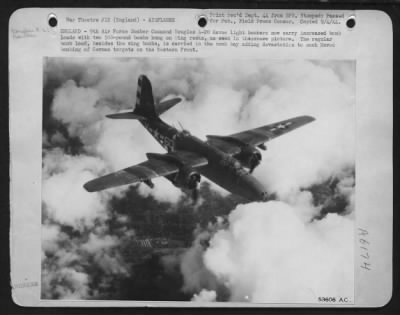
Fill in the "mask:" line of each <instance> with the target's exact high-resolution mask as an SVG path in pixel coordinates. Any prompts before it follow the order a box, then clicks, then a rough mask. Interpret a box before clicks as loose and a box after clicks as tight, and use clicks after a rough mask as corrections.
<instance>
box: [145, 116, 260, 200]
mask: <svg viewBox="0 0 400 315" xmlns="http://www.w3.org/2000/svg"><path fill="white" fill-rule="evenodd" d="M141 123H142V125H143V126H144V127H145V128H146V129H147V130H148V131H149V132H150V133H151V135H152V136H153V137H154V138H155V139H156V140H157V141H158V142H159V143H160V144H161V146H162V147H164V148H165V149H166V150H167V151H168V152H173V151H177V150H182V151H190V152H195V153H198V154H199V155H201V156H204V157H205V158H207V160H208V164H207V165H206V166H202V167H199V168H197V169H196V170H197V171H198V172H199V173H200V174H201V175H203V176H205V177H207V178H208V179H210V180H211V181H213V182H214V183H216V184H217V185H219V186H221V187H223V188H224V189H226V190H228V191H229V192H231V193H234V194H237V195H240V196H243V197H245V198H246V199H248V200H252V201H255V200H265V199H266V197H267V193H266V191H265V189H264V187H263V185H262V184H261V183H260V182H259V181H258V180H257V179H256V178H255V177H254V176H252V175H251V174H250V173H249V172H248V171H247V170H246V169H245V168H243V166H242V165H241V163H240V162H239V161H238V160H237V159H235V158H234V157H232V156H230V155H229V154H226V153H225V152H223V151H221V150H220V149H218V148H216V147H215V146H213V145H211V144H210V143H208V142H207V141H202V140H200V139H199V138H197V137H195V136H193V135H191V134H190V133H189V132H187V131H185V130H183V131H178V130H177V129H176V128H174V127H172V126H169V125H168V124H166V123H165V122H163V121H162V120H161V119H159V118H157V119H146V120H141Z"/></svg>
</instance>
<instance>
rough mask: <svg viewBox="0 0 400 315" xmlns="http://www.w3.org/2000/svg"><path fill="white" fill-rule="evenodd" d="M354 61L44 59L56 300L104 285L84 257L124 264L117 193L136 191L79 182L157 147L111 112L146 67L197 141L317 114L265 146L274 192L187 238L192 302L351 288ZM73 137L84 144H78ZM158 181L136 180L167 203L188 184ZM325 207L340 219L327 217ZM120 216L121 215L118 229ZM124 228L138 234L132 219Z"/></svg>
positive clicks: (185, 263)
mask: <svg viewBox="0 0 400 315" xmlns="http://www.w3.org/2000/svg"><path fill="white" fill-rule="evenodd" d="M354 67H355V63H354V62H351V61H344V62H341V61H340V62H338V61H323V62H321V61H267V60H248V61H246V62H238V61H237V60H229V59H224V60H223V61H222V60H216V59H215V60H213V59H205V60H202V59H180V60H166V59H160V60H157V59H77V58H74V59H67V58H65V59H63V58H48V59H47V60H46V63H45V67H44V77H45V84H47V83H49V82H52V83H53V85H52V86H53V88H54V91H53V94H52V98H51V103H50V104H47V105H46V106H48V108H50V109H51V110H50V111H49V112H50V118H49V119H52V120H54V121H55V122H57V123H54V124H55V125H56V126H58V125H57V124H60V125H61V126H63V128H65V130H66V131H62V130H61V129H57V128H56V130H55V131H54V130H51V129H48V130H45V132H44V137H43V145H44V152H43V156H44V157H43V204H44V212H45V220H44V227H43V251H44V256H43V257H44V262H43V264H44V266H45V267H44V268H43V270H44V272H43V275H44V276H43V283H44V285H43V288H44V291H45V292H49V291H51V289H54V290H55V291H54V292H57V293H56V294H54V295H51V296H50V297H53V298H54V297H56V298H77V297H81V298H88V297H95V296H98V295H99V294H100V295H101V293H99V292H97V291H95V290H93V289H91V288H92V286H91V285H90V284H91V281H94V278H93V275H92V274H90V270H88V269H87V268H82V267H80V266H79V264H78V263H77V261H79V259H82V257H85V258H87V259H88V260H90V261H94V262H95V265H96V268H98V270H102V271H103V272H104V273H105V274H106V275H109V277H114V278H118V277H119V276H120V277H124V276H127V275H128V274H129V271H128V269H129V268H128V267H127V263H126V261H125V259H124V257H123V254H122V252H121V251H119V250H118V247H119V246H121V242H123V241H122V237H121V235H122V234H118V235H117V236H115V235H113V236H112V235H110V233H111V231H110V229H109V228H108V227H109V221H110V220H111V218H112V216H111V214H110V211H109V207H110V200H111V199H112V198H114V197H117V198H124V194H125V192H126V191H127V189H128V188H127V187H122V188H118V189H113V190H108V191H105V192H102V193H96V194H89V193H87V192H86V191H84V190H83V189H82V185H83V183H85V182H86V181H88V180H90V179H92V178H94V177H97V176H99V175H103V174H105V173H107V172H111V171H116V170H118V169H121V168H125V167H127V166H131V165H134V164H137V163H140V162H142V161H144V160H145V159H146V157H145V153H146V152H163V149H162V148H161V147H160V146H159V144H158V143H156V142H155V141H154V140H153V139H152V137H151V135H149V134H148V133H147V132H146V130H145V129H144V128H143V127H142V126H141V125H140V123H139V122H137V121H131V120H127V121H124V120H109V119H106V118H104V115H106V114H108V113H110V112H118V111H120V110H127V109H131V108H132V107H133V104H135V95H136V84H137V83H136V82H137V78H138V76H139V75H140V74H146V75H147V76H148V77H149V78H150V80H151V81H152V84H153V91H154V95H155V99H156V100H160V99H165V98H167V97H171V96H180V97H182V98H183V102H182V103H181V104H179V105H177V106H175V107H174V108H172V109H171V110H169V111H168V112H167V113H165V114H164V115H163V119H165V121H166V122H168V123H171V124H174V125H178V122H180V123H181V124H182V125H183V126H184V127H185V128H187V129H189V130H190V131H191V132H192V133H193V134H194V135H196V136H199V137H201V138H203V139H204V137H205V136H206V135H207V134H220V135H227V134H230V133H234V132H238V131H241V130H246V129H250V128H254V127H259V126H262V125H265V124H268V123H273V122H276V121H279V120H284V119H288V118H291V117H294V116H297V115H310V116H313V117H315V118H316V120H315V121H314V122H313V123H311V124H309V125H307V126H304V127H302V128H299V129H297V130H296V131H293V132H291V133H289V134H286V135H284V136H282V137H279V138H277V139H274V140H273V141H271V142H269V143H267V146H268V150H267V151H266V152H265V153H263V162H262V164H261V165H260V166H259V167H258V168H257V169H256V170H255V172H254V175H255V176H256V177H257V178H258V179H259V180H260V181H261V182H262V183H263V184H264V185H265V187H266V188H267V190H268V191H269V192H270V193H274V194H275V195H276V196H277V198H278V199H279V200H280V202H272V201H271V202H268V203H264V204H260V203H252V204H248V205H241V206H239V207H238V208H237V209H236V210H234V211H233V212H232V214H231V216H230V217H229V226H223V225H221V224H217V225H215V226H213V227H212V228H210V227H208V228H207V229H206V230H201V231H197V232H196V233H195V237H194V241H193V245H192V246H191V247H190V248H189V249H188V250H187V251H186V252H185V253H184V254H183V255H182V256H181V257H179V260H180V270H181V273H182V275H183V278H184V285H183V288H182V289H183V291H185V292H190V293H193V294H196V295H195V296H194V297H193V299H194V300H196V301H198V300H216V299H219V300H223V299H224V298H221V296H225V299H228V298H229V299H230V300H240V301H243V300H251V301H257V302H263V301H282V300H284V299H285V298H286V299H292V300H291V301H301V300H302V299H312V298H313V297H314V295H316V294H318V295H319V294H322V293H325V292H330V293H332V294H334V293H335V292H339V290H346V288H345V287H344V286H343V285H347V286H348V288H352V283H351V281H350V280H351V279H353V276H352V271H351V270H350V269H348V268H350V267H351V268H352V266H353V264H352V260H351V259H352V257H353V253H352V241H351V237H352V229H353V226H352V221H351V218H352V217H351V215H350V216H349V215H348V214H351V213H353V211H354V192H355V189H354V177H355V174H354V163H355V151H354V149H355V145H354V142H355V139H354V135H355V107H354V102H355V93H354V86H355V79H354V75H355V68H354ZM72 138H74V139H75V138H76V139H78V140H79V141H76V142H74V143H72V141H71V139H72ZM71 145H75V146H78V147H79V150H77V151H78V152H79V154H77V155H72V154H71V153H70V151H71V150H67V146H71ZM73 152H75V151H73ZM349 170H350V171H349ZM331 182H333V183H334V184H332V185H331V186H329V185H330V183H331ZM155 184H156V187H155V188H154V189H150V188H148V187H147V186H145V185H142V184H141V185H140V186H139V187H138V189H137V191H138V192H139V193H140V195H141V196H143V198H146V197H148V196H151V197H154V198H155V199H156V200H158V201H159V202H164V203H170V204H171V205H177V204H178V202H179V201H180V200H181V198H182V192H181V191H180V190H179V189H177V188H175V187H173V186H172V185H171V183H170V182H169V181H167V180H166V179H156V180H155ZM320 184H323V186H324V187H325V186H326V187H327V188H326V189H325V190H326V191H322V192H320V191H319V192H318V196H317V195H316V193H315V189H314V188H313V187H314V186H315V185H320ZM211 187H212V188H213V189H214V190H215V191H217V192H218V193H219V194H221V195H223V196H226V195H227V192H226V191H224V190H223V189H222V188H220V187H217V186H216V185H214V184H211ZM317 197H318V198H317ZM338 199H340V200H342V199H343V200H344V203H343V205H342V204H339V203H338V202H337V200H338ZM133 207H134V205H133ZM327 208H329V209H331V208H332V209H333V211H332V212H341V214H342V216H338V215H337V214H328V215H326V213H324V215H323V216H322V215H321V213H322V212H323V211H324V209H327ZM342 208H344V209H342ZM211 211H212V209H211ZM328 212H330V211H328ZM344 215H346V216H344ZM316 218H317V219H318V220H316ZM123 221H124V220H123V217H121V222H120V223H121V224H120V226H122V225H123V224H124V222H123ZM125 223H126V224H128V223H129V222H125ZM60 227H61V230H60ZM65 227H68V228H72V229H73V230H76V231H78V232H79V233H80V234H79V235H80V237H76V238H74V239H73V242H72V245H71V246H69V247H68V250H67V251H60V248H61V245H63V244H64V241H65V239H66V238H67V236H68V235H67V234H66V232H65ZM93 228H95V230H96V231H95V232H93V233H91V231H92V230H93ZM125 232H127V233H128V235H130V236H132V235H134V231H133V230H132V229H130V228H129V227H128V228H126V230H125ZM126 240H129V238H127V239H126ZM204 242H206V243H208V242H210V244H211V245H210V247H208V248H207V246H205V245H204ZM340 242H343V246H339V244H340ZM78 244H79V246H78ZM99 251H100V253H99ZM57 252H59V254H57ZM113 257H117V258H113ZM89 258H90V259H89ZM328 258H329V259H328ZM328 260H329V261H328ZM320 262H322V263H320ZM121 266H122V267H121ZM104 279H105V280H104V281H109V282H110V283H111V282H112V281H111V280H110V278H108V277H104ZM282 279H285V281H283V280H282ZM307 280H309V281H308V282H307ZM103 285H105V284H104V283H103ZM99 286H101V285H100V284H99ZM105 286H106V285H105ZM343 288H344V289H343ZM226 290H229V291H230V294H226ZM283 292H288V295H287V296H286V297H284V296H283ZM340 292H347V291H340ZM224 294H225V295H224ZM313 294H314V295H313ZM341 294H343V293H341ZM349 294H350V293H349Z"/></svg>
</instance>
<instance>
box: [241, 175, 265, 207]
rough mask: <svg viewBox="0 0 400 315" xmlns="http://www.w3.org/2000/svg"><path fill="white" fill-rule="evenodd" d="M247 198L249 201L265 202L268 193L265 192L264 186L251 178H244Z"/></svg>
mask: <svg viewBox="0 0 400 315" xmlns="http://www.w3.org/2000/svg"><path fill="white" fill-rule="evenodd" d="M245 186H246V187H247V189H246V190H247V198H248V199H249V200H251V201H266V200H267V198H268V193H267V192H266V191H265V188H264V186H263V185H262V184H261V183H260V182H259V181H258V180H256V179H255V178H254V177H253V176H251V175H250V176H248V177H247V178H246V184H245Z"/></svg>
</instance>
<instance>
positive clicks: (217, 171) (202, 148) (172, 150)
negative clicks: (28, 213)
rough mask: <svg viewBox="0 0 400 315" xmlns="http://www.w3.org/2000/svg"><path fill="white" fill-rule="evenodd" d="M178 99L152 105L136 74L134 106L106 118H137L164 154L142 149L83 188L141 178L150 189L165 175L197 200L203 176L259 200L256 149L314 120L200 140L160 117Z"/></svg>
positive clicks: (149, 91) (96, 188)
mask: <svg viewBox="0 0 400 315" xmlns="http://www.w3.org/2000/svg"><path fill="white" fill-rule="evenodd" d="M180 101H181V99H180V98H173V99H170V100H167V101H164V102H161V103H158V104H155V103H154V98H153V92H152V87H151V83H150V81H149V79H148V78H147V77H146V76H144V75H141V76H140V77H139V80H138V87H137V95H136V105H135V107H134V110H133V111H129V112H124V113H117V114H111V115H107V117H109V118H113V119H136V120H139V122H140V123H141V124H142V125H143V126H144V127H145V128H146V129H147V130H148V131H149V132H150V133H151V134H152V136H153V137H154V138H155V139H156V140H157V141H158V142H159V143H160V144H161V145H162V146H163V147H164V148H165V149H166V150H167V151H168V152H167V153H165V154H159V153H146V156H147V158H148V160H147V161H145V162H142V163H140V164H137V165H134V166H130V167H128V168H125V169H123V170H120V171H117V172H114V173H111V174H108V175H105V176H101V177H99V178H96V179H93V180H91V181H89V182H87V183H86V184H85V185H84V188H85V189H86V190H87V191H89V192H94V191H100V190H103V189H107V188H111V187H116V186H121V185H126V184H133V183H141V182H143V183H145V184H147V185H148V186H149V187H151V188H153V187H154V184H153V182H152V179H153V178H156V177H159V176H164V177H165V178H167V179H168V180H169V181H170V182H171V183H172V184H174V185H175V186H176V187H179V188H181V189H185V190H190V191H191V192H192V198H193V200H194V201H196V200H197V198H198V186H199V182H200V179H201V175H203V176H205V177H207V178H208V179H210V180H211V181H213V182H214V183H216V184H218V185H219V186H221V187H223V188H225V189H226V190H228V191H230V192H231V193H233V194H237V195H240V196H242V197H244V198H246V199H248V200H250V201H263V200H266V199H267V197H268V195H267V192H266V191H265V188H264V187H263V185H262V184H261V183H260V182H259V181H258V180H257V179H256V178H255V177H254V176H253V175H251V173H252V172H253V170H254V169H255V168H256V167H257V166H258V165H259V164H260V161H261V158H262V156H261V152H260V151H259V150H258V149H257V148H260V149H262V150H266V146H265V144H264V143H265V142H267V141H269V140H271V139H273V138H276V137H278V136H281V135H283V134H285V133H287V132H289V131H292V130H293V129H296V128H298V127H300V126H303V125H305V124H307V123H309V122H311V121H313V120H314V118H313V117H310V116H299V117H294V118H291V119H288V120H284V121H280V122H277V123H274V124H270V125H266V126H262V127H259V128H254V129H250V130H246V131H242V132H239V133H235V134H231V135H228V136H215V135H208V136H207V141H202V140H200V139H199V138H197V137H195V136H193V135H191V134H190V133H189V132H188V131H187V130H177V129H176V128H174V127H172V126H170V125H168V124H166V123H165V122H164V121H162V120H161V119H160V117H159V116H160V115H161V114H162V113H164V112H165V111H167V110H168V109H170V108H171V107H173V106H174V105H176V104H177V103H179V102H180Z"/></svg>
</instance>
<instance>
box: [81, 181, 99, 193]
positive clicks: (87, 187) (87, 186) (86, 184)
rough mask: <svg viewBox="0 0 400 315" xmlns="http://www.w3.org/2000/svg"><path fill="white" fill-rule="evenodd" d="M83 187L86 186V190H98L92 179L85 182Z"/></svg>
mask: <svg viewBox="0 0 400 315" xmlns="http://www.w3.org/2000/svg"><path fill="white" fill-rule="evenodd" d="M83 188H85V190H86V191H87V192H95V191H96V189H95V188H94V187H93V185H92V181H90V182H87V183H85V184H84V185H83Z"/></svg>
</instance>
